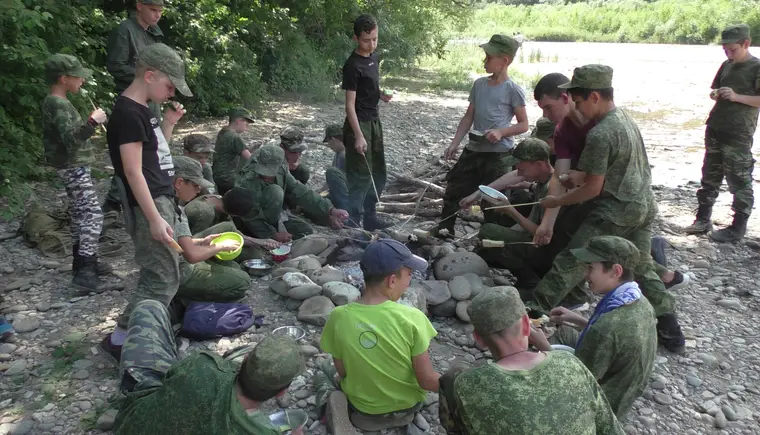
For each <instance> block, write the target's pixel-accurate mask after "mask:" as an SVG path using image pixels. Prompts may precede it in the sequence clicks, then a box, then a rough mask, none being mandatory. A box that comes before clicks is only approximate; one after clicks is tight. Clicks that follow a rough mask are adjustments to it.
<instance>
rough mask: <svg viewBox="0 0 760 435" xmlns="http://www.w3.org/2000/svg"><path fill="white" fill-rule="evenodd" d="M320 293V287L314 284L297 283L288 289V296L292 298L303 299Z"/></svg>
mask: <svg viewBox="0 0 760 435" xmlns="http://www.w3.org/2000/svg"><path fill="white" fill-rule="evenodd" d="M320 293H322V287H320V286H318V285H316V284H306V285H299V286H298V287H293V288H291V289H290V290H288V296H289V297H290V298H292V299H297V300H299V301H303V300H306V299H309V298H310V297H312V296H316V295H318V294H320Z"/></svg>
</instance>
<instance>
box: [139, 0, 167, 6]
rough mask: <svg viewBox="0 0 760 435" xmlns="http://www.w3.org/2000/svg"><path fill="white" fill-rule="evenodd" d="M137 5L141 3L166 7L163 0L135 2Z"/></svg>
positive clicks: (140, 0)
mask: <svg viewBox="0 0 760 435" xmlns="http://www.w3.org/2000/svg"><path fill="white" fill-rule="evenodd" d="M137 3H142V4H144V5H156V6H166V2H165V1H164V0H137Z"/></svg>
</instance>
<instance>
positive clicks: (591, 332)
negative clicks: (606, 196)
mask: <svg viewBox="0 0 760 435" xmlns="http://www.w3.org/2000/svg"><path fill="white" fill-rule="evenodd" d="M570 252H571V253H572V254H573V256H575V258H577V259H578V260H579V261H581V262H583V263H585V264H586V265H587V269H586V281H587V282H588V284H589V289H590V290H591V292H592V293H595V294H601V295H604V297H603V298H602V300H601V301H600V302H599V304H597V306H596V309H595V310H594V314H593V315H592V316H591V318H590V319H586V318H585V317H583V316H581V315H580V314H577V313H575V312H573V311H570V310H568V309H567V308H564V307H557V308H554V309H553V310H552V311H551V314H550V315H551V317H552V320H553V321H555V322H556V323H557V324H570V325H573V326H577V327H579V328H581V329H582V330H581V332H580V333H578V331H577V330H575V329H572V328H571V327H567V329H566V327H563V328H562V330H563V333H560V334H555V336H557V335H559V336H561V337H562V339H561V340H560V341H562V344H566V345H568V346H572V347H574V348H575V356H576V357H577V358H578V359H580V360H581V362H583V364H584V365H585V366H586V368H588V369H589V371H590V372H591V373H592V374H593V375H594V377H595V378H596V380H597V381H599V385H600V386H601V387H602V390H603V391H604V394H605V395H606V396H607V400H608V401H609V402H610V406H611V407H612V410H613V411H614V412H615V415H617V418H618V419H619V420H623V419H624V418H625V416H626V414H627V413H628V411H630V410H631V406H632V405H633V402H634V400H636V398H637V397H639V396H641V394H642V393H643V392H644V390H645V389H646V387H647V383H648V382H649V376H650V375H651V374H652V367H653V366H654V357H655V354H656V353H657V331H656V328H655V320H654V309H653V308H652V305H650V304H649V301H647V299H646V298H645V297H644V296H643V295H642V294H641V290H640V289H639V285H638V284H636V281H634V280H633V270H634V269H635V268H636V264H637V263H638V262H639V250H638V249H637V248H636V246H635V245H634V244H633V243H631V242H629V241H628V240H625V239H623V238H621V237H615V236H599V237H594V238H593V239H591V241H590V242H589V244H588V246H586V247H584V248H578V249H573V250H571V251H570ZM531 339H532V341H533V342H534V345H536V347H537V348H538V349H539V350H543V351H550V350H551V346H550V345H549V342H548V341H546V337H545V336H544V335H543V333H541V332H540V331H537V330H533V331H532V332H531Z"/></svg>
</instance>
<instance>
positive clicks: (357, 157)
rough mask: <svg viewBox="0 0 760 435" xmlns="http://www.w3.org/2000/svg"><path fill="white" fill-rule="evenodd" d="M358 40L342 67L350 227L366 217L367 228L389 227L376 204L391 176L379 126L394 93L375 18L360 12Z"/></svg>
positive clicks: (355, 36) (381, 127) (369, 229)
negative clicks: (383, 69)
mask: <svg viewBox="0 0 760 435" xmlns="http://www.w3.org/2000/svg"><path fill="white" fill-rule="evenodd" d="M354 41H356V45H357V47H356V50H354V52H353V53H351V56H349V57H348V60H346V64H345V65H343V89H345V90H346V122H345V123H344V124H343V137H344V139H345V140H344V143H345V144H346V180H347V182H348V214H349V216H350V220H349V221H348V225H349V226H358V225H359V222H360V220H361V219H362V216H363V218H364V229H366V230H368V231H373V230H376V229H383V228H387V227H388V226H390V225H389V224H388V223H386V222H383V221H381V220H380V219H378V217H377V215H376V213H375V206H376V205H377V201H378V200H379V198H377V195H380V194H381V193H382V191H383V188H384V187H385V180H386V172H385V150H384V149H383V148H384V147H383V126H382V125H381V124H380V115H379V113H378V107H377V105H378V103H379V100H383V101H385V102H386V103H387V102H389V101H390V100H391V98H392V95H388V94H385V93H384V92H380V70H379V68H378V66H379V65H378V64H379V59H378V56H377V53H375V48H377V21H375V18H373V17H372V16H371V15H361V16H359V18H357V19H356V21H354ZM370 170H371V175H370ZM373 179H374V186H373V185H372V180H373ZM375 189H377V192H375ZM375 193H377V195H375Z"/></svg>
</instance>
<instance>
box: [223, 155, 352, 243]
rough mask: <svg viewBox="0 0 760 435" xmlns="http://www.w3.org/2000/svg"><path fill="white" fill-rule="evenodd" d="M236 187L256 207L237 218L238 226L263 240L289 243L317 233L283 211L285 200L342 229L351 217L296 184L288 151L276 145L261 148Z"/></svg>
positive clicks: (241, 174) (240, 176)
mask: <svg viewBox="0 0 760 435" xmlns="http://www.w3.org/2000/svg"><path fill="white" fill-rule="evenodd" d="M236 187H241V188H243V189H246V190H247V191H248V192H249V194H250V196H251V198H252V202H253V208H252V210H251V211H250V212H248V213H247V214H245V215H244V216H238V217H237V218H235V225H236V226H237V227H238V228H239V229H240V230H241V231H242V232H243V233H245V234H248V235H250V236H252V237H258V238H262V239H274V240H276V241H278V242H280V243H287V242H289V241H291V240H292V239H298V238H301V237H303V236H305V235H307V234H311V233H313V232H314V229H313V228H312V227H311V225H309V224H308V223H307V222H306V221H304V220H303V219H301V218H299V217H296V216H293V215H292V214H290V213H286V212H285V211H284V210H283V202H284V201H285V198H287V199H288V200H289V201H291V203H292V204H295V205H296V206H298V207H301V208H302V209H303V210H304V213H306V214H308V215H310V216H315V217H317V218H319V219H320V220H325V221H327V220H328V219H329V221H330V223H331V225H333V226H334V227H337V228H341V227H342V225H343V222H344V221H345V220H346V219H347V218H348V213H346V211H345V210H341V209H337V208H334V207H333V206H332V204H330V201H328V200H327V199H325V198H322V197H320V196H319V195H318V194H317V193H316V192H314V191H313V190H310V189H309V188H308V187H306V186H304V185H303V184H301V183H299V182H298V181H296V179H295V178H293V176H292V175H290V172H289V171H288V167H287V165H286V164H285V151H283V149H282V148H280V147H278V146H274V145H264V146H262V147H261V148H259V149H257V150H256V152H255V153H254V154H253V156H252V157H251V160H250V161H249V162H248V164H247V165H246V166H245V167H244V168H243V169H242V170H241V171H240V174H239V176H238V179H237V181H236Z"/></svg>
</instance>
